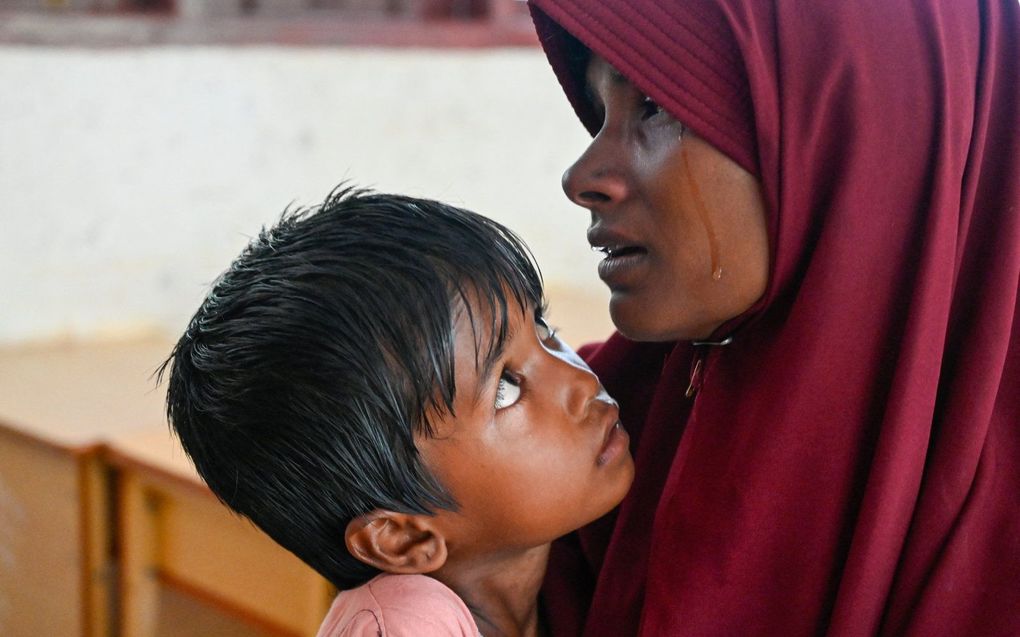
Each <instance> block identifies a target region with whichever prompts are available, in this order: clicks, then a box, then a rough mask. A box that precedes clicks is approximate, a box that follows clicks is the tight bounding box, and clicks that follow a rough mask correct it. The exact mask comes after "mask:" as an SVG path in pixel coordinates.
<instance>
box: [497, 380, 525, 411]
mask: <svg viewBox="0 0 1020 637" xmlns="http://www.w3.org/2000/svg"><path fill="white" fill-rule="evenodd" d="M520 398H521V381H520V379H519V378H517V377H516V376H514V375H513V374H511V373H510V372H508V371H504V372H503V373H502V374H500V376H499V384H498V385H496V410H497V411H499V410H500V409H506V408H507V407H509V406H511V405H513V404H514V403H516V402H517V401H518V400H520Z"/></svg>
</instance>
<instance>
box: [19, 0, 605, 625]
mask: <svg viewBox="0 0 1020 637" xmlns="http://www.w3.org/2000/svg"><path fill="white" fill-rule="evenodd" d="M587 141H588V136H587V134H586V133H585V131H584V130H583V128H582V127H581V125H580V124H579V123H578V121H577V120H576V118H575V116H574V114H573V113H572V111H571V110H570V107H569V105H568V103H567V100H566V99H565V98H564V97H563V95H562V93H561V90H560V88H559V86H558V84H557V82H556V80H555V77H554V76H553V73H552V71H551V70H550V69H549V67H548V65H547V63H546V60H545V57H544V55H543V53H542V52H541V50H540V49H539V48H538V46H537V42H536V38H535V35H534V32H533V27H532V25H531V21H530V17H529V16H528V13H527V9H526V6H525V5H524V3H522V2H518V1H517V0H0V193H2V194H3V212H2V215H3V244H2V245H3V248H4V249H3V250H0V635H4V636H5V637H20V636H22V635H24V636H37V635H85V636H90V637H91V636H96V637H99V636H105V635H120V636H124V637H131V636H133V635H145V636H152V635H155V636H160V637H172V636H180V635H314V634H315V629H316V627H317V626H318V622H319V620H320V619H321V617H322V615H323V614H324V613H325V609H326V608H327V607H328V603H329V601H330V599H331V598H332V595H333V594H334V592H335V591H333V590H332V589H331V588H330V587H329V586H328V585H327V584H326V583H325V582H324V581H323V580H322V579H321V578H319V577H318V576H317V575H316V574H314V573H313V572H311V571H310V570H309V569H307V567H304V566H303V565H302V564H300V563H298V562H297V561H296V559H294V558H293V556H291V555H290V554H288V553H286V552H284V551H282V550H280V549H278V548H277V547H275V545H273V544H272V543H271V542H269V541H268V540H267V539H266V538H265V537H264V536H262V535H261V534H260V533H258V532H257V531H255V530H254V529H253V528H252V527H251V526H250V525H249V524H247V523H246V522H244V521H241V520H238V519H237V518H235V517H233V516H231V515H230V514H228V513H227V512H226V511H225V510H224V509H223V508H222V507H221V506H220V505H219V503H218V502H217V501H216V500H215V499H214V498H213V497H212V496H211V494H209V493H208V491H207V490H205V488H204V486H203V485H202V483H201V481H200V480H199V479H198V477H197V476H196V475H195V474H194V471H193V469H192V468H191V466H190V464H189V463H188V461H187V459H186V458H185V457H184V455H183V453H182V452H181V451H180V449H179V448H178V447H177V445H176V442H175V441H174V440H173V439H172V438H171V437H170V435H169V432H168V429H167V425H166V421H165V418H164V417H163V414H162V392H161V390H160V389H155V388H154V386H155V379H154V378H153V376H152V372H153V371H154V369H155V368H156V366H157V365H158V363H159V362H160V361H161V360H162V359H163V357H165V356H166V354H167V353H168V351H169V347H170V343H171V340H172V339H175V338H176V337H177V336H178V335H179V334H180V332H181V331H182V330H183V329H184V327H185V325H186V323H187V320H188V318H189V317H190V316H191V314H192V313H193V311H194V310H195V309H196V307H197V306H198V304H199V302H200V301H201V299H202V298H203V297H204V294H205V292H206V290H207V289H208V286H209V284H210V283H211V282H212V281H213V280H214V279H215V277H216V276H217V274H219V272H220V271H221V270H222V269H223V268H224V267H226V265H227V264H228V263H229V262H230V260H231V259H232V258H233V257H234V256H236V255H237V253H238V252H239V251H240V250H241V249H242V248H243V247H244V245H245V244H246V243H247V241H248V238H249V237H251V236H252V235H254V234H256V233H257V232H258V230H259V229H260V228H261V227H262V226H263V225H264V224H271V223H273V222H274V220H276V219H277V218H278V217H279V215H280V213H281V211H282V210H283V209H284V208H285V207H287V206H288V205H305V204H314V203H316V202H318V201H320V200H321V199H322V198H323V197H324V195H326V194H327V193H328V192H329V191H330V190H332V188H333V187H334V186H336V185H337V184H338V183H340V182H341V181H343V180H350V182H351V183H353V184H357V185H360V186H366V187H371V188H375V189H377V190H381V191H395V192H403V193H408V194H413V195H418V196H426V197H433V198H438V199H442V200H444V201H448V202H450V203H453V204H455V205H459V206H463V207H467V208H471V209H474V210H477V211H479V212H482V213H484V214H487V215H489V216H491V217H494V218H496V219H498V220H499V221H501V222H504V223H505V224H507V225H509V226H510V227H512V228H514V229H515V230H517V231H518V232H519V233H520V234H521V235H522V236H523V237H524V239H525V240H526V241H527V242H528V243H529V244H530V245H531V247H532V249H533V250H534V252H535V254H536V257H537V259H538V261H539V263H540V264H541V266H542V269H543V272H544V275H545V280H546V286H547V295H548V297H549V299H550V301H551V310H552V311H551V322H552V323H553V324H554V325H557V326H559V327H560V328H561V334H562V335H563V336H564V338H565V339H566V340H567V341H568V342H570V343H572V344H575V345H577V344H580V343H582V342H586V341H589V340H593V339H597V338H603V337H604V336H605V335H607V334H608V333H609V331H610V325H611V324H610V321H609V318H608V312H607V310H606V300H607V294H606V293H605V291H604V289H603V287H602V285H601V283H600V282H599V281H598V278H597V276H596V272H595V264H596V261H597V258H596V256H595V255H594V254H592V253H591V251H590V250H589V249H588V247H587V244H586V242H585V239H584V230H585V228H586V226H587V215H586V214H585V213H584V211H582V210H581V209H579V208H576V207H574V206H573V205H572V204H570V203H569V202H568V201H567V200H566V198H565V197H564V196H563V193H562V192H561V190H560V185H559V181H560V175H561V174H562V172H563V170H564V168H565V167H566V166H567V165H569V163H570V162H571V161H573V159H574V158H576V157H577V155H578V154H579V153H580V152H581V151H582V150H583V148H584V146H585V144H586V143H587Z"/></svg>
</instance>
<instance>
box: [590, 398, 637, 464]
mask: <svg viewBox="0 0 1020 637" xmlns="http://www.w3.org/2000/svg"><path fill="white" fill-rule="evenodd" d="M611 407H612V408H611V409H609V410H608V411H607V413H606V425H605V429H604V432H605V434H604V435H603V438H602V446H601V447H600V448H599V454H598V457H597V458H596V459H595V464H597V465H598V466H600V467H601V466H603V465H605V464H608V463H609V462H611V461H612V460H613V459H615V458H617V457H619V456H620V454H622V453H623V452H625V451H626V450H627V449H628V446H629V444H630V436H628V435H627V431H626V430H625V429H624V428H623V423H621V422H620V409H619V407H617V406H616V403H615V402H614V403H611Z"/></svg>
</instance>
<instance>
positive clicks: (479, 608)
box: [432, 544, 549, 637]
mask: <svg viewBox="0 0 1020 637" xmlns="http://www.w3.org/2000/svg"><path fill="white" fill-rule="evenodd" d="M548 561H549V545H548V544H544V545H542V546H539V547H535V548H531V549H527V550H525V551H523V552H520V553H513V554H509V553H508V554H504V555H500V556H496V557H494V556H486V557H485V558H483V559H472V560H462V561H459V560H452V561H451V562H447V564H446V565H445V566H444V567H443V568H441V569H440V570H439V571H436V572H435V573H432V576H433V577H435V578H436V579H438V580H439V581H441V582H443V583H444V584H446V585H447V586H449V587H450V588H451V589H453V591H454V592H455V593H457V595H459V596H460V598H461V599H462V600H464V604H466V605H467V607H468V609H469V610H470V611H471V615H472V616H473V617H474V619H475V623H476V624H478V630H479V632H481V634H482V635H484V637H540V636H541V635H543V634H544V631H543V630H542V627H541V626H540V625H539V617H538V591H539V589H540V588H541V587H542V579H543V578H544V577H545V568H546V564H547V563H548Z"/></svg>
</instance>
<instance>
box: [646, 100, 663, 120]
mask: <svg viewBox="0 0 1020 637" xmlns="http://www.w3.org/2000/svg"><path fill="white" fill-rule="evenodd" d="M662 112H664V111H663V110H662V107H661V106H659V105H658V104H656V103H655V102H654V101H653V100H652V98H650V97H645V98H644V99H642V100H641V119H642V120H646V119H651V118H652V117H655V116H656V115H658V114H659V113H662Z"/></svg>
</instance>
